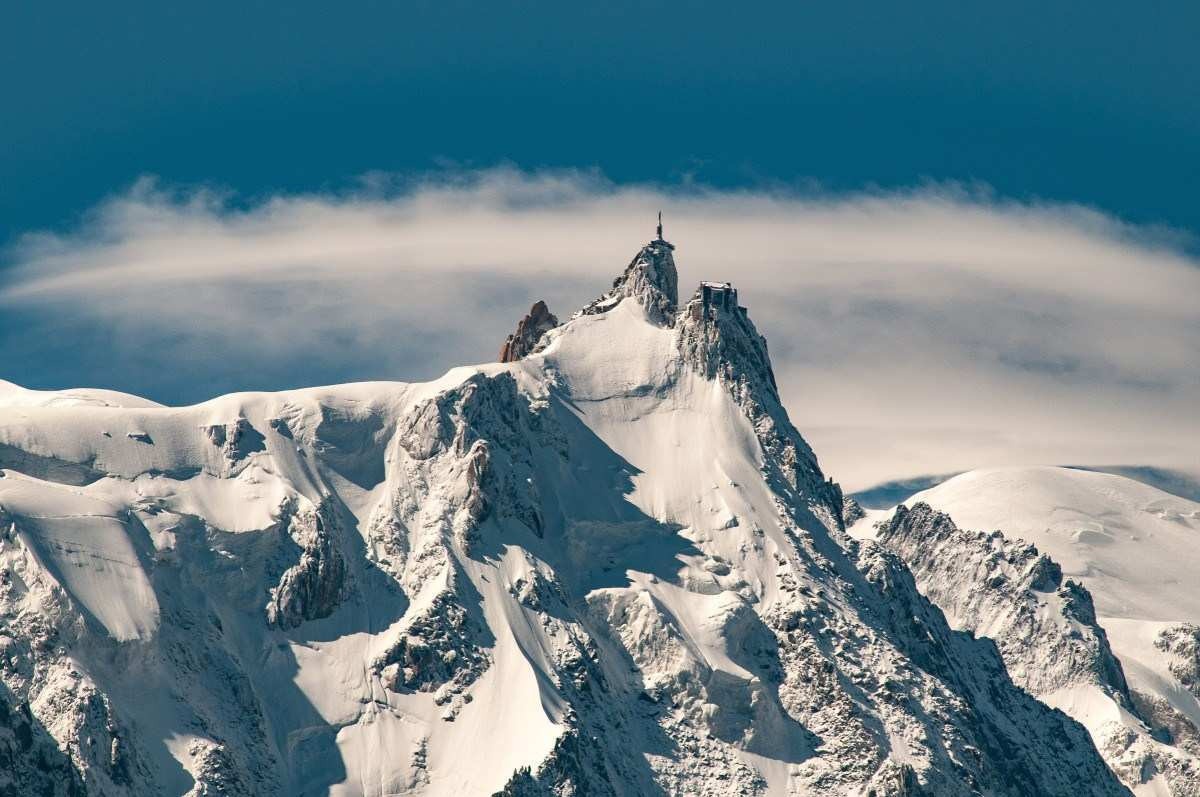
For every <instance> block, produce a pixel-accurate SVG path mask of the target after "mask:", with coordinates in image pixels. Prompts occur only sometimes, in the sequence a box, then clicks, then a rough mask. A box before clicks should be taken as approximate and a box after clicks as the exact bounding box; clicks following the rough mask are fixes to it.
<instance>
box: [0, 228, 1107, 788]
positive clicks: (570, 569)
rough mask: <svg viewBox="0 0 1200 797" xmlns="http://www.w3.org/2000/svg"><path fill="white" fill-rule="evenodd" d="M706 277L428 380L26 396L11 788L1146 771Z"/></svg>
mask: <svg viewBox="0 0 1200 797" xmlns="http://www.w3.org/2000/svg"><path fill="white" fill-rule="evenodd" d="M677 279H678V278H677V275H676V272H675V264H674V259H673V254H672V247H671V246H670V244H667V243H666V242H665V241H663V240H661V238H660V239H658V240H656V241H653V242H651V243H650V244H649V245H647V246H646V247H644V248H642V250H641V251H640V252H639V253H638V255H637V256H636V257H635V258H634V260H633V262H632V263H631V264H630V266H629V267H628V268H627V269H626V270H625V272H624V274H623V275H622V276H621V277H620V278H618V279H617V281H616V283H615V284H614V286H613V289H612V290H611V291H609V292H608V293H607V294H605V297H604V298H603V299H602V300H600V301H598V302H596V303H593V304H592V305H589V306H588V308H585V310H584V311H582V312H581V313H579V314H577V315H576V316H574V317H573V318H572V319H571V320H570V321H568V322H567V323H565V324H563V325H561V326H551V325H550V324H549V323H548V321H547V323H538V320H537V319H533V320H531V321H529V322H527V323H525V324H524V325H523V326H522V327H521V335H520V339H521V341H522V343H521V345H520V346H518V347H517V348H518V349H521V350H523V356H521V357H520V358H519V359H514V360H513V361H510V362H505V363H489V364H486V365H480V366H473V367H467V368H459V369H455V370H452V371H450V372H448V373H447V374H446V375H445V376H444V377H442V378H441V379H439V380H436V381H435V382H431V383H426V384H420V385H408V384H400V383H372V384H359V385H338V386H331V387H326V388H314V389H309V390H298V391H287V392H283V393H247V394H237V395H232V396H225V397H221V398H218V399H214V400H213V401H210V402H206V403H204V404H201V405H197V406H194V407H182V408H161V407H137V406H130V407H125V408H121V407H111V406H110V407H103V408H98V407H94V406H62V405H59V404H53V405H50V406H45V405H38V406H22V407H21V408H20V409H19V411H11V412H5V413H3V414H0V468H5V469H9V470H11V471H13V473H12V474H10V475H6V476H5V477H4V478H0V508H3V510H4V512H3V523H4V528H3V529H2V530H0V653H2V654H3V655H0V679H2V681H3V689H0V755H9V758H7V759H5V760H13V761H26V760H33V759H30V758H29V757H28V756H26V757H24V758H22V756H21V755H19V753H20V751H21V747H22V745H25V747H26V748H28V749H35V748H36V750H38V751H42V752H41V753H40V755H41V757H42V759H41V760H44V761H45V762H46V763H45V765H44V766H41V767H37V766H32V765H30V766H21V767H17V768H16V769H14V770H13V771H11V772H0V789H2V788H5V787H7V786H9V785H10V784H11V785H13V787H14V788H15V789H16V790H17V791H18V792H21V791H22V790H25V791H30V790H45V791H46V793H48V794H55V793H67V792H69V791H71V790H72V789H75V790H76V791H78V790H79V789H80V788H82V789H83V790H85V791H90V792H92V793H96V794H115V795H121V794H138V795H140V794H185V793H186V794H189V795H191V797H199V796H200V795H206V794H230V795H240V794H247V795H249V794H324V793H330V794H337V795H366V794H369V795H384V794H389V795H390V794H420V795H450V794H455V795H457V794H468V795H471V794H492V793H494V792H502V793H505V794H509V795H539V796H540V797H548V796H549V795H556V796H557V795H566V794H574V795H585V794H595V795H642V794H712V795H734V794H737V795H742V794H751V795H758V794H764V795H765V794H778V795H785V794H786V795H793V794H821V795H825V794H830V795H861V794H870V793H874V794H888V795H892V794H896V795H898V794H910V793H925V794H930V795H937V796H938V797H942V796H943V795H944V796H947V797H948V796H949V795H957V794H964V793H985V794H995V795H1013V796H1014V797H1015V795H1067V794H1074V793H1076V791H1075V789H1076V785H1077V784H1078V783H1081V782H1082V783H1087V784H1088V786H1089V789H1090V791H1091V793H1094V794H1098V795H1109V794H1112V795H1116V794H1123V793H1125V790H1124V789H1123V787H1121V786H1120V784H1119V783H1118V782H1117V781H1116V780H1115V778H1114V777H1113V776H1112V773H1111V772H1110V770H1109V769H1108V768H1107V767H1106V766H1105V765H1104V763H1103V761H1102V760H1101V758H1100V757H1099V755H1098V753H1097V752H1096V750H1095V749H1094V748H1093V747H1092V746H1091V744H1090V742H1089V740H1088V737H1087V733H1086V731H1085V730H1084V729H1083V728H1082V727H1081V726H1080V725H1078V724H1077V723H1075V722H1073V721H1072V720H1070V719H1068V718H1067V717H1065V716H1064V715H1062V714H1061V713H1057V712H1054V711H1051V710H1050V709H1048V708H1047V707H1046V706H1045V705H1043V704H1042V703H1039V702H1037V701H1036V700H1034V699H1033V698H1031V697H1030V696H1029V695H1027V694H1026V693H1025V692H1023V691H1021V690H1020V689H1019V688H1017V686H1016V685H1014V684H1013V683H1012V681H1011V680H1010V678H1009V677H1008V675H1007V673H1006V671H1005V670H1004V667H1003V663H1002V661H1001V659H1000V658H999V656H998V655H997V653H996V651H995V648H994V647H992V646H991V645H990V644H985V643H982V642H979V641H978V640H975V639H972V638H971V637H970V636H969V635H966V634H961V633H956V632H954V631H952V630H951V628H950V627H949V625H948V624H947V623H946V620H945V617H944V616H943V614H942V613H941V612H940V611H939V610H938V609H936V608H935V607H934V606H933V605H931V604H930V603H929V602H928V601H927V600H926V599H925V598H923V597H922V596H921V595H920V594H919V593H918V592H917V590H916V586H915V583H914V580H913V577H912V575H911V573H909V571H908V570H907V569H905V567H904V565H903V564H902V563H901V561H900V559H899V558H898V557H897V556H896V555H895V554H894V553H892V552H890V551H888V550H887V549H885V548H884V547H883V546H880V545H876V544H873V543H870V542H866V543H862V544H857V543H853V542H851V541H849V540H848V539H847V538H845V537H844V535H843V534H842V527H843V525H844V523H843V517H842V501H841V494H840V491H839V490H838V488H837V485H836V484H834V483H833V482H831V481H829V480H827V479H826V478H825V477H824V475H823V473H822V472H821V470H820V468H819V466H818V464H817V461H816V457H815V456H814V455H813V453H812V450H811V449H810V448H809V446H808V445H807V443H806V442H805V441H804V439H803V437H802V436H801V435H800V433H799V432H798V431H797V430H796V428H795V427H794V426H793V425H792V423H791V422H790V420H789V419H788V416H787V413H786V411H785V410H784V408H783V406H782V404H781V403H780V401H779V396H778V393H777V391H776V389H775V384H774V378H773V375H772V373H771V367H770V362H769V358H768V356H767V349H766V344H765V341H763V339H762V337H761V336H760V335H759V334H758V332H757V330H756V329H755V328H754V325H753V323H752V322H751V321H750V319H749V315H748V314H747V313H746V312H745V310H744V308H742V307H741V306H740V304H739V302H738V298H737V294H736V292H735V291H734V290H733V289H732V286H728V285H725V284H723V283H721V284H717V283H710V284H705V285H702V286H701V287H700V289H699V290H698V291H697V293H696V294H695V296H693V298H692V299H691V300H690V301H689V303H688V304H687V305H686V306H685V307H683V308H678V307H677ZM531 315H537V316H538V317H541V316H542V315H543V314H542V313H541V312H540V310H539V312H538V313H536V314H531ZM545 315H547V316H548V312H547V313H546V314H545ZM535 338H536V339H535ZM515 339H516V336H514V340H515ZM526 349H527V350H526ZM9 706H16V707H17V708H16V709H14V710H12V711H9V710H8V707H9ZM22 740H30V741H29V742H28V744H26V742H25V741H22ZM10 748H11V749H10ZM63 772H65V773H67V776H66V777H63V776H62V773H63ZM6 777H7V778H9V780H8V781H4V780H3V779H4V778H6Z"/></svg>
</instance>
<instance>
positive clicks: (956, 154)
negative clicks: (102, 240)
mask: <svg viewBox="0 0 1200 797" xmlns="http://www.w3.org/2000/svg"><path fill="white" fill-rule="evenodd" d="M1198 34H1200V6H1198V5H1197V4H1195V3H1162V4H1141V5H1136V6H1135V5H1131V4H1128V3H1112V2H1091V3H1082V2H1080V3H1044V2H1038V3H1030V2H1005V3H961V2H918V3H905V4H900V3H889V4H882V3H822V4H814V3H796V2H789V3H754V2H748V3H728V2H721V3H706V2H699V3H674V4H668V3H658V2H637V3H628V2H621V1H620V0H618V1H617V2H608V3H604V4H594V5H593V6H592V7H591V8H588V7H585V5H584V4H582V3H561V2H558V3H537V2H523V3H503V2H501V3H462V2H457V0H439V2H419V3H363V2H340V3H328V2H323V3H311V2H292V3H287V4H284V3H259V2H246V0H242V1H241V2H237V3H225V2H210V3H194V4H183V3H160V2H154V3H137V2H130V3H122V4H101V3H54V2H47V3H6V4H4V9H3V11H0V102H2V105H0V242H2V241H6V240H11V239H12V237H13V236H14V235H16V234H19V233H21V232H23V231H28V230H32V229H39V228H51V229H63V228H69V227H70V226H72V225H73V224H74V223H75V221H76V220H77V219H78V216H79V214H80V213H81V212H83V211H84V210H86V209H87V208H88V207H90V206H92V205H94V204H95V203H96V202H97V201H98V200H99V199H101V198H102V197H104V196H105V195H108V194H111V193H114V192H117V191H120V190H123V189H124V188H126V187H127V186H128V185H129V184H130V183H131V182H132V181H133V180H134V179H135V178H136V177H137V176H139V175H142V174H154V175H158V176H160V177H161V178H163V180H165V181H166V182H167V183H169V184H194V183H209V184H214V185H218V186H221V187H224V188H229V189H232V190H234V191H236V192H237V194H238V196H239V197H241V198H243V199H244V200H245V201H253V200H254V199H255V198H256V197H260V196H262V195H265V194H269V193H272V192H276V191H307V190H335V191H337V190H344V189H347V188H350V187H352V186H353V185H354V180H355V178H356V177H357V176H358V175H361V174H363V173H366V172H371V171H382V172H389V173H399V174H411V173H414V172H418V173H419V172H423V171H427V170H434V169H439V168H442V167H444V166H445V165H446V164H455V165H459V166H471V167H474V166H489V165H493V164H496V163H498V162H509V163H513V164H515V165H518V166H520V167H522V168H526V169H536V168H540V167H585V168H593V167H595V168H598V169H599V170H601V171H602V172H603V173H604V174H605V175H607V176H608V177H609V178H611V179H613V180H615V181H617V182H627V181H653V182H660V183H668V184H669V183H674V182H679V181H683V180H686V179H695V180H698V181H700V182H704V183H710V184H714V185H718V186H723V187H729V186H741V185H745V186H756V187H760V186H763V185H770V184H774V183H782V184H785V185H793V186H802V187H803V186H811V185H814V184H815V185H819V186H822V187H824V188H827V189H833V190H844V189H855V188H861V187H864V186H867V187H869V186H872V185H878V186H883V187H894V186H908V185H912V184H914V183H919V182H921V181H924V180H936V181H942V180H961V181H970V182H981V183H985V184H987V185H990V186H991V187H993V188H994V189H995V190H996V192H997V193H998V194H1000V195H1002V196H1008V197H1013V198H1018V199H1029V198H1041V199H1049V200H1065V201H1075V202H1081V203H1084V204H1088V205H1094V206H1096V207H1099V208H1102V209H1104V210H1107V211H1110V212H1113V213H1115V214H1117V215H1118V216H1120V217H1122V218H1124V219H1127V220H1130V221H1134V222H1139V223H1162V224H1166V225H1170V226H1174V227H1179V228H1183V229H1185V230H1188V231H1190V232H1193V233H1194V232H1197V231H1200V202H1197V201H1196V195H1195V186H1196V185H1197V183H1198V182H1200V180H1198V178H1200V86H1198V85H1197V81H1198V76H1200V46H1197V44H1196V41H1197V35H1198Z"/></svg>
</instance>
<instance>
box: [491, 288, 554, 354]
mask: <svg viewBox="0 0 1200 797" xmlns="http://www.w3.org/2000/svg"><path fill="white" fill-rule="evenodd" d="M556 326H558V319H557V318H555V316H554V313H551V312H550V308H549V307H547V306H546V303H545V302H544V301H542V300H540V299H539V300H538V302H537V304H535V305H534V306H533V307H531V308H529V314H528V315H526V316H525V317H524V318H522V319H521V320H520V321H518V322H517V331H516V332H514V333H513V334H511V335H509V336H508V337H507V338H506V339H505V341H504V345H503V346H501V347H500V362H502V363H511V362H516V361H517V360H519V359H521V358H522V357H524V356H525V355H527V354H529V353H530V352H532V351H533V349H534V347H535V346H537V342H538V341H539V340H541V337H542V335H544V334H546V333H547V332H549V331H550V330H551V329H554V328H555V327H556Z"/></svg>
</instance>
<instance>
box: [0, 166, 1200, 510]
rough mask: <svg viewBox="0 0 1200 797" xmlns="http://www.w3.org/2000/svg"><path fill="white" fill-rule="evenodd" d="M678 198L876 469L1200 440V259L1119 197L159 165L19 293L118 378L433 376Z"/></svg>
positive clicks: (699, 243) (796, 401)
mask: <svg viewBox="0 0 1200 797" xmlns="http://www.w3.org/2000/svg"><path fill="white" fill-rule="evenodd" d="M659 208H662V209H663V211H664V215H665V220H666V226H667V237H668V238H670V239H671V240H672V241H674V242H675V243H676V245H677V251H676V255H677V262H678V264H679V266H680V271H681V286H684V288H685V289H689V290H690V287H691V286H692V284H694V283H696V282H697V281H699V280H700V279H722V280H731V281H733V282H734V283H735V284H736V285H737V286H738V287H739V289H740V294H741V297H742V301H743V302H744V303H745V304H747V305H748V306H749V307H750V310H751V316H752V317H753V318H754V320H755V322H756V323H757V324H758V326H759V328H760V329H761V330H762V331H763V332H764V334H765V335H766V336H767V338H768V340H769V342H770V344H771V348H772V352H773V356H774V359H775V366H776V372H777V374H778V376H779V380H780V383H781V387H782V389H783V391H784V394H785V398H786V400H787V403H788V406H789V409H790V411H791V413H792V416H793V418H794V420H795V421H796V423H797V425H798V426H799V427H800V429H801V431H802V432H803V433H804V434H805V435H806V436H807V437H808V438H809V440H810V441H811V442H812V444H813V446H814V447H815V448H816V450H817V453H818V455H819V456H820V457H821V460H822V462H823V464H824V466H825V468H826V470H827V471H828V472H829V473H830V474H831V475H833V476H834V477H835V478H837V479H839V480H840V481H842V483H843V485H844V486H846V487H847V488H849V489H856V488H861V487H864V486H867V485H869V484H872V483H875V482H878V481H881V480H884V479H890V478H898V477H903V476H910V475H915V474H922V473H931V472H947V471H954V470H961V469H967V468H973V467H980V466H986V465H998V464H1017V463H1057V464H1115V463H1123V464H1124V463H1128V464H1148V465H1157V466H1163V467H1183V468H1189V469H1194V468H1196V466H1197V462H1198V460H1200V454H1198V453H1197V452H1198V450H1200V412H1198V409H1200V264H1198V263H1197V262H1196V261H1195V260H1193V259H1191V258H1189V257H1188V256H1187V255H1186V254H1184V253H1183V251H1182V250H1181V249H1179V248H1178V247H1175V246H1173V244H1172V242H1171V241H1170V240H1169V239H1166V238H1164V237H1162V235H1161V233H1159V234H1155V233H1152V232H1151V231H1147V230H1142V229H1138V228H1134V227H1131V226H1128V225H1125V224H1122V223H1120V222H1119V221H1117V220H1115V219H1113V218H1111V217H1108V216H1105V215H1102V214H1100V213H1097V212H1094V211H1089V210H1086V209H1083V208H1079V207H1071V206H1062V205H1028V204H1019V203H1013V202H1002V201H996V200H994V199H992V198H989V197H987V196H981V195H976V194H970V193H965V192H962V191H958V190H954V189H945V188H937V187H934V188H927V189H921V190H917V191H913V192H909V193H898V194H897V193H892V194H877V195H876V194H859V195H849V196H838V197H827V196H798V195H795V194H790V193H770V192H724V191H716V190H704V189H696V190H691V191H687V192H680V191H661V190H657V189H654V188H650V187H618V186H613V185H611V184H608V183H606V182H604V181H603V180H601V179H599V178H596V177H594V176H589V175H581V174H574V173H568V174H563V173H559V174H550V175H529V174H523V173H518V172H513V171H490V172H484V173H477V174H471V175H465V176H460V177H458V178H454V179H440V180H437V181H429V182H423V183H419V184H413V185H410V186H408V187H407V188H405V189H403V190H393V191H373V190H369V189H364V191H362V192H361V193H357V194H352V195H343V196H320V195H317V196H289V197H277V198H273V199H270V200H268V201H264V202H262V203H259V204H254V205H251V206H249V207H245V206H235V205H233V204H230V203H229V202H227V201H225V199H224V198H222V197H221V196H218V195H215V194H212V193H209V192H204V191H200V192H194V193H187V194H180V193H171V192H163V191H160V190H158V189H157V188H156V187H155V186H154V184H153V183H149V182H147V183H143V184H140V185H138V186H136V187H135V188H134V189H133V190H132V191H131V192H129V193H128V194H126V195H124V196H122V197H119V198H117V199H114V200H112V201H110V202H108V203H106V204H104V205H103V206H101V207H99V208H97V209H96V210H95V211H94V212H93V214H91V216H90V217H89V218H88V219H87V220H86V221H85V223H84V224H83V225H82V226H81V227H80V228H79V229H78V230H76V231H74V232H71V233H69V234H61V235H38V236H28V237H26V238H25V239H23V240H22V241H21V242H20V243H19V245H18V246H17V247H16V249H15V250H14V251H13V252H12V253H11V257H10V260H11V261H12V263H11V266H10V268H9V269H8V270H7V271H6V272H5V276H4V281H3V283H2V287H0V309H2V308H5V307H7V308H9V309H13V308H23V309H25V310H27V311H30V309H31V308H33V310H35V311H37V312H41V313H43V314H49V313H51V312H53V313H56V314H61V317H70V318H72V319H75V320H76V321H81V320H82V321H86V322H87V323H88V324H89V325H91V326H90V328H92V329H100V330H103V331H104V334H105V335H106V336H108V342H109V345H111V346H112V347H113V349H114V356H113V358H112V363H113V364H112V368H111V369H110V370H111V373H112V374H113V380H114V381H113V383H112V384H110V385H106V386H112V387H117V388H120V387H122V386H123V385H122V383H121V380H122V376H123V374H126V375H127V372H128V371H129V369H133V368H162V369H165V370H168V371H173V372H175V373H179V374H183V376H182V377H180V378H186V379H190V380H191V383H190V385H187V386H186V387H189V388H190V389H191V390H192V392H193V394H195V395H196V396H197V397H199V396H201V395H204V393H205V391H204V389H203V387H204V385H206V384H210V383H211V384H223V382H222V380H221V379H220V378H218V377H220V376H221V375H222V374H221V372H222V369H225V370H227V371H228V372H229V373H236V374H264V373H265V374H270V375H271V377H270V378H273V379H276V380H284V381H290V382H291V383H294V384H299V383H303V382H306V381H311V380H323V379H325V380H327V379H331V378H344V377H345V375H347V374H348V375H350V376H353V377H355V378H386V379H392V378H394V379H406V378H427V377H429V376H431V375H433V374H435V373H437V372H440V371H442V370H444V369H445V368H447V367H450V366H452V365H454V364H457V363H459V362H463V361H478V360H481V359H488V358H490V357H492V356H494V351H495V350H496V349H497V348H498V346H499V343H500V341H501V339H502V338H503V336H504V335H505V334H506V333H507V332H508V331H510V330H511V328H512V326H513V325H514V324H515V322H516V320H517V318H518V317H519V316H520V314H521V313H522V312H523V311H525V310H526V309H527V308H528V305H530V304H531V303H532V302H533V300H535V299H538V298H546V299H547V300H548V301H549V303H550V306H551V309H552V310H554V311H555V312H557V313H558V314H559V315H560V316H565V315H568V314H569V313H570V311H571V310H573V309H574V308H575V307H577V306H579V305H581V304H582V303H583V302H585V301H586V300H587V299H590V298H592V297H593V296H595V295H597V294H599V293H600V292H601V291H602V290H603V289H604V288H605V287H606V285H607V284H608V282H609V280H611V278H612V277H613V276H614V275H615V274H617V273H618V272H619V271H620V270H621V268H623V267H624V265H625V264H626V263H627V262H628V260H629V258H630V257H631V256H632V254H633V253H634V252H635V251H636V249H637V247H638V246H639V245H640V244H641V243H643V242H644V240H646V239H648V238H649V237H650V234H651V233H652V231H653V216H654V212H655V211H656V210H658V209H659ZM63 345H69V344H63ZM185 363H191V364H190V365H184V364H185ZM122 369H125V370H124V371H123V370H122ZM206 374H209V375H211V378H210V377H209V376H206ZM0 377H4V378H8V379H12V380H14V381H17V382H20V381H21V374H20V373H15V374H14V373H4V374H0ZM255 386H256V387H257V386H259V385H255Z"/></svg>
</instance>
